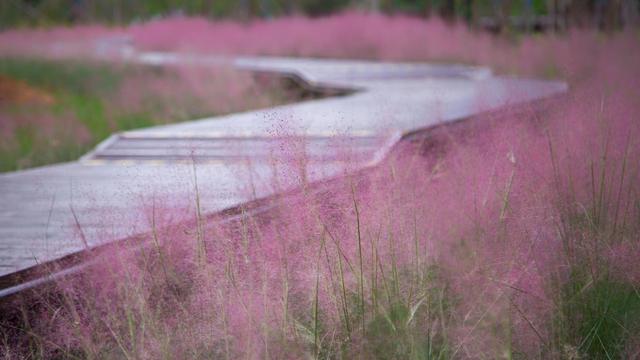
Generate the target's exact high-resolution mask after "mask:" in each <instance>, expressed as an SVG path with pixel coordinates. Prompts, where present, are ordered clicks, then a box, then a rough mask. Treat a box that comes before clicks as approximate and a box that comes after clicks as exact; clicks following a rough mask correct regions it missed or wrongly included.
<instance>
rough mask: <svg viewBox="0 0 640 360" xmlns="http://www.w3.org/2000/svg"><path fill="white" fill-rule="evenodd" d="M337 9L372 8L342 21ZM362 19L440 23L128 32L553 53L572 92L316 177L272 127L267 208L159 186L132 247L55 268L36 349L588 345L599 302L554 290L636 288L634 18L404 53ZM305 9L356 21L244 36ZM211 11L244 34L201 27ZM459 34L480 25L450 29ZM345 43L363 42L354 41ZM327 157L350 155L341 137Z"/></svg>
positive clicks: (520, 55)
mask: <svg viewBox="0 0 640 360" xmlns="http://www.w3.org/2000/svg"><path fill="white" fill-rule="evenodd" d="M345 19H350V20H353V21H356V24H365V25H366V26H363V27H355V26H354V27H353V28H348V26H349V25H347V22H346V20H345ZM308 24H312V25H308ZM371 24H374V25H376V26H375V27H376V28H377V27H380V28H384V25H387V24H392V25H394V26H397V27H398V28H399V29H402V30H397V29H396V28H394V27H393V26H391V27H390V28H389V29H390V30H389V32H388V34H389V35H388V36H389V37H390V38H392V37H393V36H394V35H393V34H394V31H398V33H397V34H400V33H405V32H406V30H407V29H408V28H412V27H416V28H418V29H422V27H423V26H425V27H428V26H431V29H432V30H433V34H434V35H433V36H436V37H437V38H439V39H441V36H442V33H443V32H444V31H445V30H443V29H445V28H444V26H445V25H443V24H442V23H433V22H427V23H425V22H423V21H420V20H416V19H406V18H385V17H378V16H369V15H363V14H345V15H340V16H337V17H330V18H326V19H320V20H314V21H313V22H309V23H307V22H305V21H302V20H301V19H297V18H293V19H283V20H276V21H274V23H260V22H258V23H256V24H252V25H249V26H247V27H244V26H241V25H237V24H232V23H225V24H211V23H209V22H205V21H203V20H198V21H194V20H191V19H180V20H167V21H166V22H158V23H152V24H144V25H140V26H138V27H134V28H133V30H132V31H133V32H134V33H136V32H137V33H138V35H137V36H139V38H138V41H139V42H140V43H141V44H142V46H148V47H149V48H156V47H158V48H159V47H160V46H162V47H163V49H176V48H177V46H179V45H184V44H174V43H175V42H177V40H176V39H174V40H173V42H174V43H172V40H171V39H169V40H167V42H166V43H162V42H159V41H158V39H157V38H154V37H152V36H151V35H153V34H146V33H145V31H146V30H145V27H149V29H156V30H154V31H153V32H154V33H155V32H157V34H162V33H163V31H167V34H169V32H168V30H166V29H169V28H173V27H176V28H179V27H189V28H190V29H192V30H193V31H194V36H193V38H194V40H193V43H192V44H191V45H192V46H193V48H194V49H195V48H198V47H201V48H200V50H207V51H222V50H225V51H226V50H229V51H231V50H233V51H234V52H245V51H246V52H252V53H260V52H263V51H264V52H266V53H271V52H273V53H286V52H287V51H291V52H292V53H294V52H296V51H298V52H299V54H304V55H309V54H326V55H330V56H351V55H354V54H355V55H358V54H359V55H361V56H363V57H379V58H393V57H394V56H398V57H399V58H400V57H403V58H413V56H415V57H416V58H423V57H424V58H434V57H435V58H437V57H440V56H452V57H455V58H458V59H459V58H463V59H468V60H469V61H482V62H485V63H489V64H493V65H503V69H515V70H516V71H518V72H524V73H539V72H540V71H542V70H544V69H547V70H548V71H550V72H554V71H559V72H560V73H562V74H564V75H566V76H568V78H569V80H570V81H571V84H572V91H571V92H570V93H569V94H568V95H567V96H565V97H564V98H561V99H556V100H554V101H552V102H548V103H545V104H538V105H535V106H534V105H531V106H520V107H514V108H508V109H505V110H503V111H500V112H495V113H489V114H482V115H479V116H477V117H475V118H474V119H472V120H470V121H465V122H462V123H456V124H453V125H448V126H441V127H437V128H434V129H431V130H430V131H428V132H426V133H424V134H421V135H420V136H414V137H411V138H408V139H405V140H404V141H403V142H402V143H401V144H400V145H399V146H397V147H396V148H395V149H394V151H393V152H392V154H390V156H389V157H388V159H386V160H385V161H384V162H383V164H381V165H380V166H379V167H377V168H375V169H373V170H371V171H369V172H367V173H366V174H364V175H359V176H356V175H353V174H349V173H347V174H345V177H343V178H340V179H337V180H334V181H332V182H330V183H328V184H325V186H323V187H314V186H310V185H309V184H307V183H306V181H305V176H304V175H302V174H305V171H306V166H307V165H308V162H307V160H308V158H307V157H306V154H304V150H303V149H304V146H301V145H300V143H299V141H300V139H298V138H296V137H295V136H291V134H290V133H288V132H287V130H286V126H284V125H283V128H282V129H276V130H275V131H276V132H277V133H279V134H282V135H283V136H282V137H281V139H283V140H282V141H283V143H284V144H283V145H282V146H278V147H277V148H278V149H281V153H276V154H275V155H274V162H276V163H277V164H276V170H275V171H274V177H273V178H272V179H266V180H264V181H263V182H267V183H268V185H269V186H273V187H274V188H277V189H279V188H280V187H281V186H282V187H283V188H291V187H292V186H298V187H300V188H301V189H300V190H299V191H298V192H294V193H289V194H288V195H287V196H284V197H282V198H280V199H277V201H276V199H273V200H267V201H274V203H271V204H272V205H274V208H273V209H272V210H270V211H269V212H268V213H266V214H258V215H252V214H251V209H252V208H251V206H250V205H247V206H246V207H242V208H241V209H238V210H237V211H236V213H239V214H245V215H247V216H243V217H241V218H240V219H238V220H235V221H231V222H222V221H220V218H219V217H207V216H203V217H201V216H198V215H194V212H196V210H195V209H194V206H193V204H187V205H185V202H187V203H189V202H190V201H193V199H194V194H188V196H185V197H184V198H180V197H177V196H176V198H172V197H169V198H164V199H162V201H160V200H158V203H155V202H152V203H154V205H153V206H152V207H151V210H152V211H151V215H152V216H151V217H149V219H151V221H150V224H151V229H152V231H150V232H148V233H147V234H146V235H144V237H145V240H146V241H144V242H143V243H144V244H146V245H145V246H143V247H141V248H139V249H138V250H136V251H131V250H130V249H129V248H126V247H122V248H121V247H117V246H116V247H113V248H111V249H109V250H107V251H105V252H103V253H101V254H100V256H99V257H98V262H97V263H96V264H95V265H94V266H92V267H91V269H90V270H89V271H87V272H86V273H84V274H82V275H81V276H80V280H78V279H68V280H67V279H65V280H64V281H61V282H60V283H59V284H58V286H59V288H60V291H59V292H60V294H61V295H60V297H61V299H60V300H59V304H61V305H59V306H57V307H56V306H51V307H47V308H44V311H42V314H36V316H34V319H33V322H34V323H35V324H37V325H36V326H35V328H34V329H33V330H32V331H33V333H34V334H37V336H36V337H34V338H36V339H37V341H36V343H38V344H40V346H41V348H42V349H46V350H43V351H48V352H51V353H56V352H58V353H59V354H60V352H61V351H62V354H65V353H76V352H77V353H79V354H82V355H83V356H89V357H90V356H93V357H108V356H116V355H115V354H120V355H122V356H129V357H141V358H157V357H160V356H168V357H174V358H181V357H182V358H184V357H190V358H198V357H200V358H210V357H223V358H236V357H247V358H262V357H275V358H300V357H332V356H346V357H349V356H356V355H357V354H360V355H361V356H364V357H376V356H377V357H381V358H385V357H391V356H397V357H411V356H414V357H418V356H420V355H424V354H427V353H428V354H429V355H431V356H434V357H438V356H440V357H453V358H482V357H484V358H496V357H503V356H506V357H509V356H516V355H523V356H529V357H531V358H560V357H568V356H573V355H576V356H586V355H593V354H596V355H597V354H600V353H601V352H600V349H599V348H592V347H589V346H585V345H584V344H583V343H584V342H585V339H586V340H589V337H588V336H583V334H582V333H581V331H582V329H581V326H582V325H581V324H582V323H581V321H583V320H584V319H585V318H587V317H588V316H591V315H593V314H589V313H587V312H586V311H585V312H583V313H580V312H576V313H574V312H572V311H571V309H569V310H567V306H566V305H567V304H570V305H571V300H572V298H571V296H572V295H575V294H572V293H571V292H570V291H568V290H567V288H568V287H571V286H573V285H575V284H578V285H583V284H582V283H580V282H579V281H582V280H583V278H582V277H584V278H586V281H585V283H586V285H585V286H584V287H583V288H584V290H585V291H584V293H586V294H590V292H589V291H591V290H592V289H596V285H597V284H601V283H604V284H605V285H606V284H607V283H613V282H614V280H615V282H616V284H617V283H622V284H624V285H625V286H627V287H631V288H634V289H637V288H638V286H640V284H639V283H638V281H639V280H638V279H639V278H638V276H637V275H638V274H637V273H638V266H637V265H636V264H635V262H634V260H635V259H636V258H637V254H638V231H639V230H640V229H638V221H637V220H638V216H640V215H639V214H638V211H639V208H638V201H639V198H638V193H639V191H640V189H638V181H637V180H638V171H639V169H638V167H637V164H638V156H639V155H640V153H639V152H640V143H638V142H637V141H636V140H635V139H636V138H637V136H638V135H639V134H640V129H639V128H638V124H637V121H635V119H636V118H637V116H638V114H639V113H640V112H639V110H640V109H639V108H638V103H637V101H636V99H637V97H638V95H639V94H638V89H639V87H638V86H637V85H638V84H637V82H638V79H639V78H640V77H639V76H638V71H637V69H636V68H635V67H634V66H633V64H634V62H633V60H634V59H637V57H638V56H639V54H640V51H638V47H637V45H635V43H634V42H632V40H633V39H634V38H633V37H632V35H630V34H618V35H613V36H611V38H610V40H611V41H610V42H608V43H606V44H605V43H594V41H593V39H594V37H595V36H597V35H596V34H592V33H585V32H571V33H569V34H567V35H566V36H562V37H543V38H539V39H530V38H525V39H523V40H522V41H521V43H520V44H518V45H516V46H515V47H507V46H505V45H504V44H494V43H493V41H491V40H490V39H488V38H487V39H485V38H484V37H481V40H479V42H475V44H476V46H478V49H473V47H472V48H471V49H467V48H466V47H465V46H463V40H460V43H455V42H454V44H451V45H447V44H444V43H443V42H442V41H441V42H440V43H437V42H436V43H434V44H433V48H430V49H427V48H421V47H420V46H416V48H417V50H414V51H416V53H409V52H403V51H405V50H406V49H405V50H403V48H402V45H394V46H398V47H399V48H393V47H390V46H391V45H388V43H390V42H391V40H388V39H387V38H385V37H382V38H381V39H379V38H378V37H377V36H375V35H376V34H377V35H379V33H376V32H374V33H373V35H367V33H366V31H363V30H359V29H368V30H367V31H373V30H371V29H372V28H373V26H372V25H371ZM307 25H308V26H310V28H309V29H311V28H313V27H314V26H327V27H330V26H331V27H335V28H333V29H340V30H341V31H346V30H345V29H347V30H348V29H351V30H352V33H351V34H350V37H353V39H351V40H350V38H347V40H345V44H346V45H344V46H343V45H340V43H338V44H337V45H332V46H335V47H334V48H330V49H329V50H327V49H326V48H324V46H327V47H328V46H330V45H331V44H329V43H330V42H329V41H328V40H327V39H326V38H325V36H327V35H326V34H322V35H318V36H317V37H316V38H314V37H313V36H314V35H312V34H306V35H305V36H308V37H309V39H310V40H309V44H311V45H305V46H309V48H303V47H302V45H297V44H296V37H295V35H292V36H291V38H286V37H285V38H284V39H283V40H282V44H284V45H282V47H281V48H268V47H267V45H269V43H267V44H266V45H264V44H260V45H256V44H253V45H251V44H249V45H247V44H245V41H244V39H245V38H244V36H247V37H249V36H250V35H251V36H255V37H254V38H251V39H256V38H259V37H258V35H256V34H257V33H259V32H264V33H266V34H269V36H266V35H265V39H270V38H271V37H272V36H274V35H273V34H272V33H269V31H274V32H275V31H276V30H274V29H280V28H278V27H282V28H287V29H292V28H293V29H297V27H298V26H299V27H304V26H307ZM163 26H167V28H163ZM368 26H371V27H368ZM439 26H440V27H443V28H439ZM215 27H219V29H216V30H215V31H222V30H224V31H225V32H229V35H228V36H236V37H237V38H238V39H243V42H242V45H238V44H241V42H240V41H237V42H234V44H236V45H235V46H238V47H242V46H244V47H245V48H240V49H229V48H224V49H222V47H223V45H224V44H221V43H220V42H221V41H219V40H212V42H211V43H210V44H208V43H207V42H206V41H205V40H204V38H205V37H204V36H202V37H200V38H198V36H197V34H196V33H199V32H202V33H204V34H206V33H207V31H212V33H213V31H214V30H209V29H211V28H215ZM163 29H164V30H163ZM255 29H259V30H260V31H257V30H255ZM303 30H304V29H301V30H299V31H290V32H289V33H292V34H297V33H301V32H302V31H303ZM149 31H150V30H149ZM253 31H255V33H253ZM309 31H311V30H309ZM225 32H222V33H225ZM247 33H250V34H249V35H247ZM407 33H408V32H407ZM225 34H226V33H225ZM303 34H304V33H303ZM397 34H396V35H397ZM454 34H455V36H456V37H459V38H460V39H465V40H464V42H473V39H475V35H472V34H468V33H466V32H464V30H461V28H455V29H454ZM147 35H148V36H150V37H148V38H147V37H145V36H147ZM407 36H413V35H407ZM420 36H429V35H424V34H422V35H420ZM385 39H386V40H385ZM469 39H472V40H469ZM482 39H485V40H482ZM265 41H267V40H265ZM385 41H387V43H385ZM484 41H486V43H484ZM246 42H247V43H250V41H249V40H247V41H246ZM354 43H357V44H365V45H367V44H370V45H371V44H372V45H371V47H369V48H366V46H363V47H361V48H356V50H352V51H351V52H350V51H349V46H350V45H353V44H354ZM305 44H306V43H305ZM380 44H382V45H380ZM385 44H386V45H385ZM400 44H402V43H400ZM407 44H414V40H411V41H408V42H407ZM271 45H272V46H274V47H275V46H276V45H273V44H271ZM227 46H230V45H227ZM250 46H253V48H249V47H250ZM297 46H300V48H298V47H297ZM385 46H389V47H385ZM485 46H486V47H485ZM265 49H266V50H265ZM487 49H490V50H495V52H493V51H484V50H487ZM473 50H475V51H476V53H477V54H474V51H473ZM406 51H408V50H406ZM432 51H433V52H432ZM314 52H317V53H314ZM407 54H409V55H407ZM505 54H509V55H513V54H516V55H515V56H516V58H515V60H514V58H513V57H506V56H505V57H502V55H505ZM465 57H466V58H465ZM516 60H517V61H516ZM478 101H481V99H478ZM292 120H295V119H292ZM292 122H293V121H292ZM291 127H293V125H292V126H291ZM339 155H342V156H343V159H347V160H348V162H349V161H350V160H351V159H349V157H348V151H345V154H339ZM301 168H302V169H301ZM345 168H346V169H347V170H348V169H349V167H348V166H346V167H345ZM196 169H197V165H196ZM269 182H272V183H273V184H271V183H269ZM203 186H206V185H204V184H203ZM252 186H253V185H252ZM258 186H265V184H264V183H263V184H258ZM246 189H249V190H248V191H250V189H251V186H249V185H247V186H246ZM194 191H195V189H194ZM185 199H188V200H186V201H185ZM176 204H180V206H177V205H176ZM356 208H357V210H356ZM177 209H180V210H177ZM184 209H187V210H184ZM145 211H146V212H147V213H149V206H148V204H147V206H146V208H145ZM163 213H165V214H168V215H164V216H161V215H160V214H163ZM167 219H171V221H168V220H167ZM200 221H202V222H203V224H202V227H200V225H199V222H200ZM202 242H204V244H205V246H206V259H204V261H202V259H201V258H200V257H201V253H200V252H199V251H198V249H199V248H200V247H201V246H202ZM576 274H577V275H576ZM578 275H579V276H580V277H579V278H578V280H579V281H578V280H576V278H577V277H578ZM592 284H594V285H592ZM605 289H606V287H605ZM567 294H568V295H567ZM594 296H597V293H596V295H594ZM595 300H596V301H595V302H596V303H597V301H599V300H601V299H595ZM592 301H593V299H591V298H586V301H585V302H592ZM569 307H570V308H571V306H569ZM573 308H575V309H578V308H579V307H578V306H573ZM576 311H577V310H576ZM596 315H598V314H596ZM616 320H617V319H616ZM625 325H626V324H625ZM52 329H53V331H52ZM631 330H635V328H631ZM632 335H633V333H631V335H629V334H625V333H624V332H621V333H620V335H619V336H620V339H622V338H623V337H627V338H628V341H626V342H621V343H620V344H618V345H616V346H617V347H613V348H614V349H615V350H616V351H617V354H619V355H620V356H625V355H628V356H632V355H633V354H637V352H638V351H639V350H638V348H637V346H638V344H637V339H634V338H633V336H632ZM602 347H603V348H605V344H603V345H602ZM608 349H612V348H611V347H610V348H608ZM605 350H606V349H605Z"/></svg>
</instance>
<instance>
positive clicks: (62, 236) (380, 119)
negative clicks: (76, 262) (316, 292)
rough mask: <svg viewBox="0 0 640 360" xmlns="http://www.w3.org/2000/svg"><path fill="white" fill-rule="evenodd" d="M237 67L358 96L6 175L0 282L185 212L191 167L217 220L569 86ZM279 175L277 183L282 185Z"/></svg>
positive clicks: (297, 62) (427, 69)
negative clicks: (152, 210)
mask: <svg viewBox="0 0 640 360" xmlns="http://www.w3.org/2000/svg"><path fill="white" fill-rule="evenodd" d="M127 60H129V61H134V62H139V63H145V64H171V63H189V64H192V65H193V66H211V65H213V64H217V63H220V61H223V60H220V59H219V58H215V57H204V56H199V57H198V56H191V57H187V56H181V55H175V54H162V53H144V54H137V53H129V54H128V56H127ZM224 61H227V60H224ZM231 62H232V64H233V66H235V67H237V68H239V69H243V70H248V71H259V72H272V73H277V74H281V75H282V76H290V77H294V78H296V79H298V80H299V81H301V82H302V83H303V84H304V85H305V86H309V87H312V88H315V89H318V88H323V87H326V88H332V89H336V88H337V89H344V90H355V91H354V92H353V93H352V94H350V95H346V96H339V97H332V98H324V99H320V100H311V101H305V102H301V103H297V104H291V105H285V106H279V107H274V108H270V109H265V110H259V111H250V112H244V113H239V114H233V115H228V116H220V117H212V118H206V119H201V120H195V121H191V122H185V123H179V124H173V125H166V126H157V127H152V128H147V129H141V130H136V131H130V132H125V133H120V134H115V135H113V136H112V137H111V138H109V139H108V140H106V141H105V142H103V143H102V144H100V145H99V146H98V147H97V148H96V149H95V150H94V151H92V152H91V153H89V154H87V155H86V156H85V157H83V158H82V159H80V160H79V161H76V162H71V163H65V164H59V165H53V166H46V167H41V168H36V169H31V170H25V171H18V172H12V173H5V174H0V279H2V278H3V277H5V278H6V277H8V276H10V275H11V274H14V273H16V272H19V271H23V270H25V269H29V268H31V267H33V266H35V265H37V264H39V263H42V262H46V261H51V260H55V259H58V258H60V257H63V256H65V255H69V254H73V253H76V252H80V251H83V250H84V249H85V248H86V247H87V246H89V247H93V246H97V245H100V244H104V243H105V242H109V241H113V240H116V239H120V238H123V237H126V236H131V235H134V234H137V233H141V232H145V231H148V230H149V226H150V225H149V224H150V221H149V204H150V203H152V202H153V203H154V206H155V204H156V203H162V204H164V205H167V204H169V205H171V204H173V205H175V206H176V209H178V208H180V207H181V206H184V207H189V206H190V205H189V203H191V204H193V192H194V191H193V190H194V179H195V177H194V165H193V163H194V162H195V164H196V166H195V169H196V172H197V183H198V189H199V196H200V204H201V207H202V211H203V213H207V214H209V213H215V212H219V211H221V210H224V209H228V208H232V207H235V206H237V205H240V204H242V203H245V202H247V201H250V200H253V199H255V198H262V197H266V196H269V195H273V194H275V193H277V192H280V191H283V190H285V189H287V188H291V187H296V186H299V185H300V181H317V180H322V179H326V178H329V177H332V176H335V175H338V174H340V173H342V172H343V171H350V170H355V169H358V168H363V167H366V166H371V165H375V164H376V163H377V162H379V161H380V160H381V159H382V158H383V157H384V155H385V154H386V152H387V151H388V150H389V149H390V147H391V146H393V144H394V143H396V142H397V141H398V140H399V139H400V137H401V136H402V135H403V134H407V133H410V132H413V131H416V130H419V129H424V128H426V127H430V126H433V125H436V124H439V123H442V122H450V121H455V120H457V119H461V118H466V117H468V116H470V115H473V114H476V113H479V112H483V111H488V110H493V109H498V108H501V107H504V106H507V105H509V104H517V103H523V102H527V101H531V100H534V99H541V98H544V97H549V96H552V95H554V94H558V93H561V92H564V91H566V85H565V84H564V83H562V82H552V81H539V80H528V79H515V78H508V77H500V76H494V75H493V74H492V73H491V71H490V70H489V69H487V68H481V67H466V66H455V65H451V66H450V65H427V64H391V63H375V62H362V61H342V60H317V59H289V58H259V57H256V58H237V59H235V60H231ZM274 159H275V160H277V161H274ZM300 167H302V168H304V171H301V170H299V169H300ZM274 174H279V176H280V177H281V181H279V182H278V186H274V181H272V179H273V176H274ZM191 206H192V205H191ZM176 211H178V210H176ZM74 214H75V216H74ZM78 225H79V226H78ZM79 229H81V231H79ZM83 238H84V240H83ZM0 290H1V289H0Z"/></svg>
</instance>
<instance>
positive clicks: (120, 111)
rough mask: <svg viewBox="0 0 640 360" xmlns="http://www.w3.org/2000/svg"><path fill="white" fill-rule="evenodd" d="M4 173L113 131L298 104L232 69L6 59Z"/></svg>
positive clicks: (287, 93)
mask: <svg viewBox="0 0 640 360" xmlns="http://www.w3.org/2000/svg"><path fill="white" fill-rule="evenodd" d="M0 87H1V89H2V95H0V96H1V97H0V117H1V119H2V121H0V133H2V140H1V141H0V171H10V170H17V169H23V168H28V167H34V166H39V165H45V164H51V163H56V162H61V161H69V160H75V159H77V158H78V157H80V156H81V155H83V154H84V153H86V152H87V151H88V150H90V149H91V148H92V147H93V146H95V145H96V144H97V143H98V142H100V141H101V140H104V139H105V138H107V137H108V136H109V135H111V134H112V133H113V132H116V131H123V130H129V129H134V128H140V127H145V126H151V125H156V124H164V123H170V122H177V121H184V120H192V119H195V118H198V117H203V116H212V115H220V114H224V113H229V112H236V111H240V110H247V109H253V108H259V107H266V106H271V105H275V104H280V103H283V102H289V101H293V100H294V99H295V98H297V96H298V94H297V93H296V91H295V90H292V89H287V88H284V87H282V86H281V84H279V83H278V82H276V81H273V80H268V79H264V80H260V81H255V79H253V78H252V77H251V76H250V75H249V74H244V73H237V72H233V71H231V70H230V69H224V68H217V69H208V70H205V69H182V68H175V67H173V68H171V67H168V68H151V67H140V66H133V65H124V64H107V63H96V62H91V61H82V60H74V61H62V60H38V59H35V58H18V57H5V58H0Z"/></svg>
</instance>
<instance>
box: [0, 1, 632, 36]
mask: <svg viewBox="0 0 640 360" xmlns="http://www.w3.org/2000/svg"><path fill="white" fill-rule="evenodd" d="M354 9H357V10H367V11H375V12H381V13H386V14H398V13H401V14H409V15H414V16H417V17H430V16H439V17H442V18H444V19H447V20H448V21H464V22H467V23H468V24H470V25H473V26H477V27H481V28H484V29H487V30H491V31H497V32H502V31H505V30H510V29H511V30H513V29H515V30H524V31H549V30H553V31H558V30H565V29H567V28H570V27H576V26H577V27H596V28H600V29H605V30H610V29H617V28H621V27H625V26H634V25H637V24H638V19H639V17H640V16H639V9H640V0H414V1H411V0H136V1H130V0H3V1H1V2H0V26H1V27H2V28H8V27H15V26H32V25H57V24H78V23H95V22H99V23H105V24H128V23H131V22H142V21H148V20H151V19H157V18H163V17H170V16H176V15H189V16H202V17H207V18H212V19H219V18H232V19H236V20H250V19H255V18H262V19H268V18H274V17H280V16H290V15H298V14H299V15H306V16H323V15H329V14H332V13H335V12H341V11H345V10H354Z"/></svg>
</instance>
